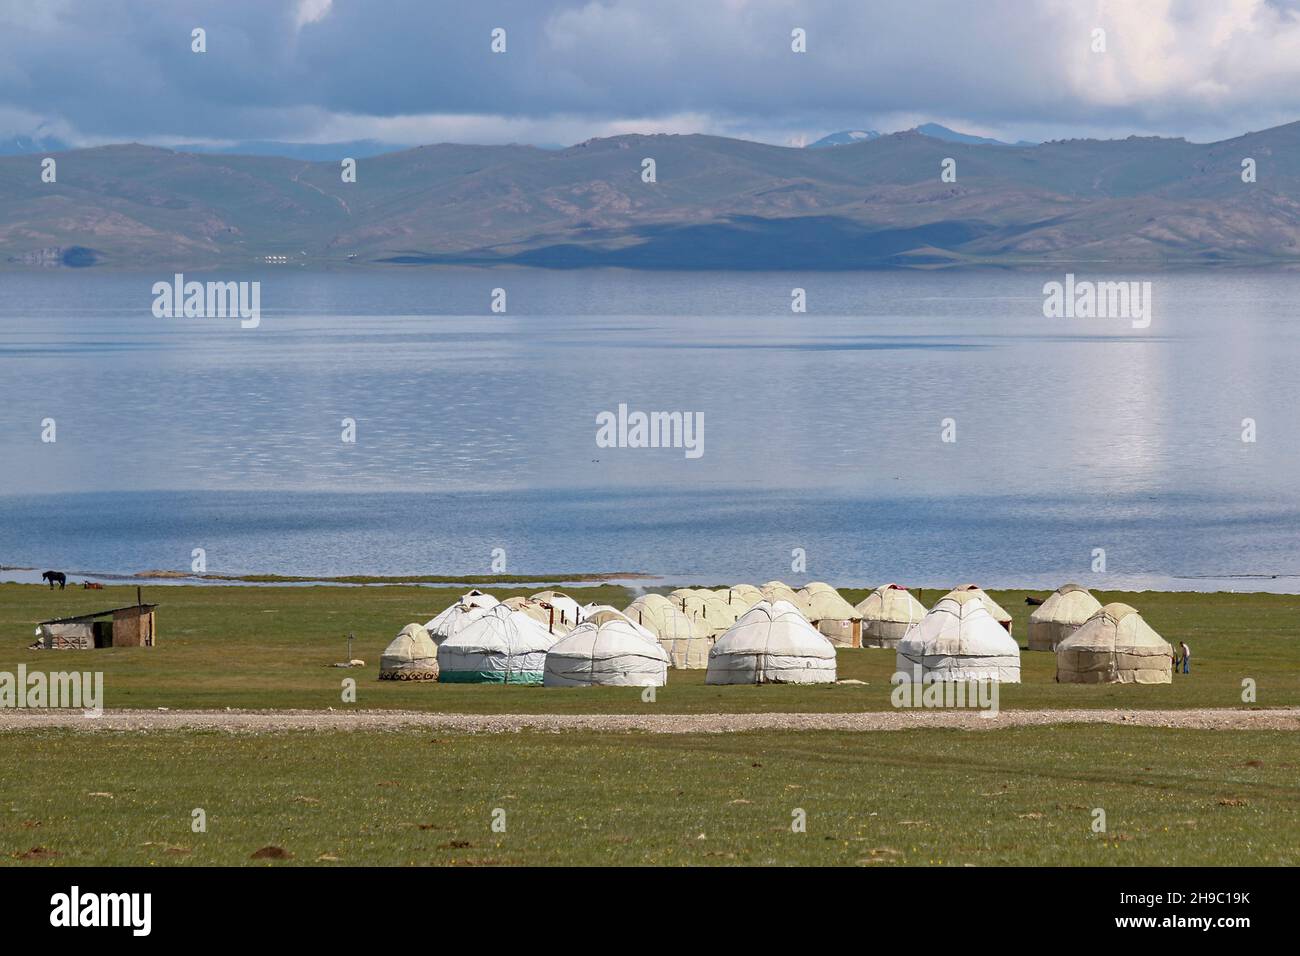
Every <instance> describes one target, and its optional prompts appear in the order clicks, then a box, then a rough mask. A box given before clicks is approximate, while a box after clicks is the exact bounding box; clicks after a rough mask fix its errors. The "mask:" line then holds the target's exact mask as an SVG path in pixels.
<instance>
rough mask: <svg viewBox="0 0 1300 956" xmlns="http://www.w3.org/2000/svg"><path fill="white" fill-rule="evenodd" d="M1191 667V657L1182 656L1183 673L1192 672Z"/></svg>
mask: <svg viewBox="0 0 1300 956" xmlns="http://www.w3.org/2000/svg"><path fill="white" fill-rule="evenodd" d="M1191 667H1192V659H1191V658H1190V657H1184V658H1183V673H1184V674H1190V673H1191V672H1192V671H1191Z"/></svg>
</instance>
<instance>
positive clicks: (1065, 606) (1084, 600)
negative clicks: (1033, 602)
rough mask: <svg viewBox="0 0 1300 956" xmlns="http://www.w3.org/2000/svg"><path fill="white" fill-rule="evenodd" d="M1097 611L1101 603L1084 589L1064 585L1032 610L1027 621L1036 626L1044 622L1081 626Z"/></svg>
mask: <svg viewBox="0 0 1300 956" xmlns="http://www.w3.org/2000/svg"><path fill="white" fill-rule="evenodd" d="M1099 610H1101V602H1100V601H1098V600H1097V599H1096V598H1095V597H1093V596H1092V594H1091V593H1090V592H1089V591H1088V590H1087V589H1086V588H1082V587H1080V586H1079V585H1077V584H1066V585H1063V586H1061V587H1059V588H1057V589H1056V590H1055V591H1053V592H1052V593H1051V594H1049V595H1048V597H1047V600H1046V601H1044V602H1043V603H1042V604H1040V605H1039V606H1038V607H1036V608H1034V613H1033V614H1031V615H1029V620H1030V621H1031V622H1033V623H1036V624H1038V623H1042V622H1045V621H1052V622H1057V623H1061V624H1082V623H1083V622H1084V621H1086V620H1088V618H1090V617H1092V616H1093V615H1094V614H1095V613H1097V611H1099Z"/></svg>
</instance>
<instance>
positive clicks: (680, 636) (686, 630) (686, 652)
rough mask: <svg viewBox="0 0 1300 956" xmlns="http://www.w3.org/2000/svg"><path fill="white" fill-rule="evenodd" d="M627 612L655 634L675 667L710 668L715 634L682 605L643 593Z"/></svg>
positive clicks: (632, 618) (657, 595)
mask: <svg viewBox="0 0 1300 956" xmlns="http://www.w3.org/2000/svg"><path fill="white" fill-rule="evenodd" d="M624 613H625V614H626V615H627V616H628V618H630V619H631V620H633V621H636V622H637V623H638V624H640V625H641V626H642V627H644V628H647V629H648V630H650V631H652V632H653V633H654V635H655V637H656V638H657V639H658V641H659V646H660V647H662V648H663V649H664V650H665V651H667V652H668V657H669V659H670V660H671V661H672V666H673V667H679V668H694V669H700V670H702V669H704V668H705V667H708V666H709V651H710V650H711V649H712V648H713V642H714V638H713V632H712V631H711V630H710V628H709V626H708V625H707V624H705V623H704V621H703V620H702V619H699V618H691V617H688V616H687V615H686V614H683V613H682V609H681V607H680V606H679V605H677V604H675V603H674V602H673V601H671V600H670V599H668V598H666V597H664V596H663V595H662V594H643V595H641V597H639V598H637V599H636V600H635V601H633V602H632V603H631V604H629V605H628V607H627V610H626V611H624Z"/></svg>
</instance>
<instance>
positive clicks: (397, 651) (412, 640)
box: [379, 624, 438, 680]
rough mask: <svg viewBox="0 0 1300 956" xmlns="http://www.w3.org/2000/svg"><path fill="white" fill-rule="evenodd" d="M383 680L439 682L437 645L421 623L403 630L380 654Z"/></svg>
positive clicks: (380, 670) (380, 676) (407, 626)
mask: <svg viewBox="0 0 1300 956" xmlns="http://www.w3.org/2000/svg"><path fill="white" fill-rule="evenodd" d="M379 679H380V680H437V679H438V645H436V644H434V643H433V639H432V638H431V637H429V632H428V631H426V630H425V629H424V628H423V627H421V626H420V625H419V624H408V625H406V627H404V628H402V630H401V633H399V634H398V635H397V636H396V637H395V638H393V642H392V643H391V644H389V645H388V647H386V648H384V653H382V654H380V655H379Z"/></svg>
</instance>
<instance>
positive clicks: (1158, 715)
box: [0, 707, 1300, 734]
mask: <svg viewBox="0 0 1300 956" xmlns="http://www.w3.org/2000/svg"><path fill="white" fill-rule="evenodd" d="M1066 723H1082V724H1125V725H1129V726H1136V727H1177V728H1185V729H1192V730H1300V708H1294V707H1293V708H1277V709H1267V710H1265V709H1259V710H1225V709H1197V710H1077V709H1076V710H1008V711H1003V712H1002V713H1001V714H999V715H998V716H997V717H995V718H990V717H982V716H980V715H979V714H978V713H973V712H970V711H955V710H928V711H919V710H891V711H873V712H870V713H851V714H634V715H626V714H623V715H620V714H437V713H426V712H421V711H394V710H325V711H320V710H277V711H254V710H220V711H211V710H107V711H104V713H103V714H102V715H101V716H99V717H85V716H83V715H82V714H81V713H80V712H79V711H52V710H43V711H42V710H3V711H0V732H14V731H24V730H42V729H46V728H52V727H60V728H72V729H75V730H83V731H113V730H119V731H151V730H221V731H227V732H230V733H266V732H272V731H283V730H295V731H302V730H321V731H348V730H406V729H422V730H436V731H439V732H444V733H465V734H477V733H489V734H493V733H512V732H516V731H521V730H533V731H543V732H552V733H559V732H563V731H614V732H626V731H639V732H643V733H651V734H695V733H731V732H736V731H745V730H841V731H885V730H909V729H914V728H924V727H953V728H959V729H965V730H998V729H1001V728H1004V727H1024V726H1044V725H1049V724H1066Z"/></svg>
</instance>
